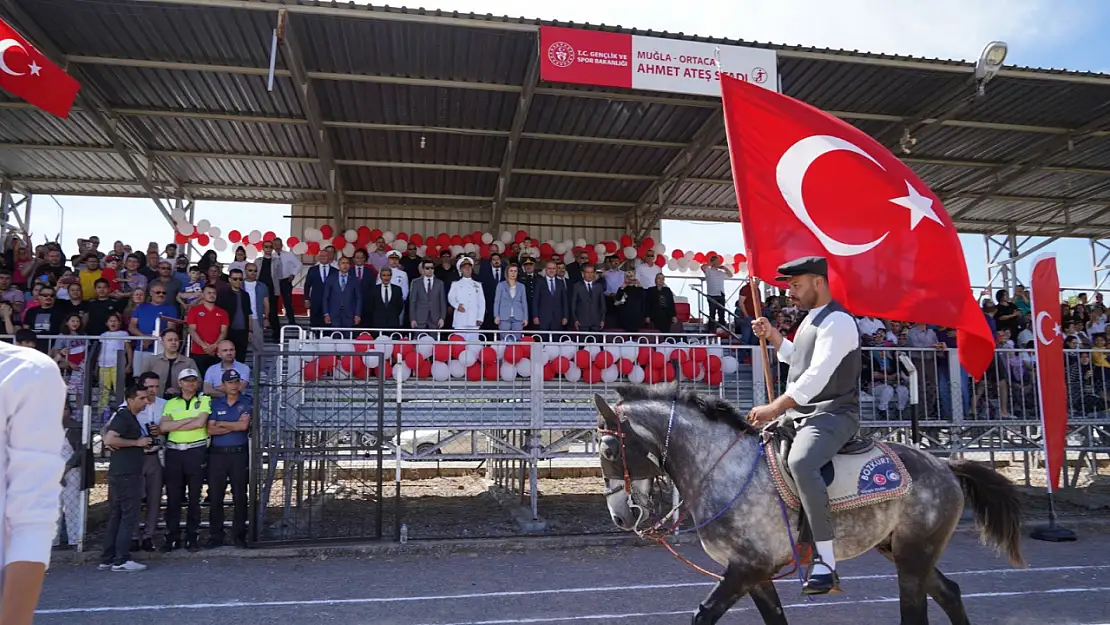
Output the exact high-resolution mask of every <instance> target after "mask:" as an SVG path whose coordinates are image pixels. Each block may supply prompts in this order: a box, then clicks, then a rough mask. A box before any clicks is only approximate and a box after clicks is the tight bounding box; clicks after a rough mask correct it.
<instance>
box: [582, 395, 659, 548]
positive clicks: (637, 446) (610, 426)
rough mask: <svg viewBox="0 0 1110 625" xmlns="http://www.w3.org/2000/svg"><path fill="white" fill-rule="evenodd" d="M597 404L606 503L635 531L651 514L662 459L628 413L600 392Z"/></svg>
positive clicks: (617, 520) (616, 519)
mask: <svg viewBox="0 0 1110 625" xmlns="http://www.w3.org/2000/svg"><path fill="white" fill-rule="evenodd" d="M594 404H596V406H597V413H598V417H597V433H598V439H599V440H598V453H599V455H600V456H601V473H602V475H603V476H604V477H605V485H606V488H605V504H606V505H607V506H609V515H610V516H611V517H612V518H613V523H615V524H616V525H617V527H619V528H621V529H622V530H626V531H632V530H635V529H636V528H637V527H639V526H640V524H641V523H643V521H644V519H646V518H647V517H648V515H649V514H650V510H651V486H652V483H653V482H654V480H655V478H656V477H659V476H661V475H663V470H662V468H661V466H660V464H661V463H660V459H659V456H658V455H657V453H655V452H654V451H653V449H654V447H655V445H654V443H651V442H647V441H644V440H643V439H642V438H641V437H640V436H638V435H637V434H636V432H635V431H634V430H633V429H632V426H631V424H630V423H629V421H628V417H627V416H626V415H624V414H618V411H617V410H614V409H613V408H612V407H611V406H610V405H609V403H608V402H606V401H605V399H604V398H603V397H602V396H601V395H596V394H595V395H594Z"/></svg>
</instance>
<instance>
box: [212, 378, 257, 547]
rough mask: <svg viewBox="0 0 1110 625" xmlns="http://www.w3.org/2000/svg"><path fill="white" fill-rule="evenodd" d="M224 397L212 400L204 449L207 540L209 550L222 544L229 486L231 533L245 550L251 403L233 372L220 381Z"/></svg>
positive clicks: (241, 381)
mask: <svg viewBox="0 0 1110 625" xmlns="http://www.w3.org/2000/svg"><path fill="white" fill-rule="evenodd" d="M221 382H222V383H223V389H224V396H223V397H217V398H215V399H213V400H212V414H211V416H209V417H208V435H209V436H211V437H212V444H211V447H209V448H208V494H209V498H210V500H211V501H210V504H209V506H210V507H209V509H208V514H209V516H208V531H209V533H210V537H209V540H208V545H207V546H208V547H209V548H216V547H222V546H223V544H224V493H225V492H226V491H227V485H228V483H230V484H231V500H232V502H233V505H234V509H235V512H234V516H233V517H232V521H231V532H232V537H233V540H234V542H235V546H236V547H239V548H241V549H244V548H246V546H247V481H248V476H249V474H250V473H249V472H250V463H249V459H250V455H249V452H248V449H249V448H248V445H249V438H248V436H247V431H248V430H249V429H250V424H251V408H252V403H251V399H250V397H247V396H245V395H242V394H241V393H242V390H243V386H244V385H245V382H244V380H243V379H242V377H241V376H240V375H239V372H238V371H236V370H235V369H228V370H227V371H224V373H223V376H222V377H221Z"/></svg>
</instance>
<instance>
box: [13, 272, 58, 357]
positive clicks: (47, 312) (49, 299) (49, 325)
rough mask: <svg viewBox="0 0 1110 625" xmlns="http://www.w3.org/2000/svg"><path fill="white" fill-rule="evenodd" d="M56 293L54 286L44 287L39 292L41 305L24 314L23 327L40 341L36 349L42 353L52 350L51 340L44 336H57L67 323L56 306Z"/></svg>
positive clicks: (36, 342) (36, 344) (36, 343)
mask: <svg viewBox="0 0 1110 625" xmlns="http://www.w3.org/2000/svg"><path fill="white" fill-rule="evenodd" d="M55 297H56V292H55V290H54V287H52V286H44V287H42V288H41V289H40V290H39V294H38V300H39V305H38V306H36V307H34V308H29V309H27V311H26V312H25V313H24V314H23V327H24V328H27V329H29V330H31V331H32V332H34V333H35V334H36V335H38V336H39V339H38V340H36V341H35V348H36V349H38V350H39V351H40V352H42V353H44V354H45V353H47V352H48V351H49V350H50V339H45V338H42V337H44V336H56V335H57V334H58V332H60V331H61V329H62V323H64V322H65V313H64V311H62V309H61V308H60V307H58V306H55V305H54V303H55V301H56V300H55Z"/></svg>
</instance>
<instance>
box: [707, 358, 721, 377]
mask: <svg viewBox="0 0 1110 625" xmlns="http://www.w3.org/2000/svg"><path fill="white" fill-rule="evenodd" d="M706 368H707V369H709V373H713V372H715V371H720V370H721V357H720V356H710V357H709V362H707V363H706Z"/></svg>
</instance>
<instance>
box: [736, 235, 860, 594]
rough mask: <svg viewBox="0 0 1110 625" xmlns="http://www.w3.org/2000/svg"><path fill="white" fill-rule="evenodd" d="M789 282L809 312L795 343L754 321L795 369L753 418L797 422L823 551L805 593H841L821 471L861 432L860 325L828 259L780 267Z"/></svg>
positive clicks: (804, 495)
mask: <svg viewBox="0 0 1110 625" xmlns="http://www.w3.org/2000/svg"><path fill="white" fill-rule="evenodd" d="M778 271H779V274H781V275H780V276H779V277H778V280H779V281H780V282H786V283H788V284H789V286H790V299H791V301H792V302H793V303H794V304H796V305H797V306H799V307H801V308H802V309H804V310H808V311H809V314H808V315H807V316H806V318H805V319H804V320H802V323H801V325H800V326H799V327H798V331H797V332H796V333H795V335H794V340H793V341H790V340H788V339H786V338H784V337H783V336H782V334H780V333H779V332H778V331H777V330H775V328H774V326H772V325H771V322H769V321H768V320H767V319H766V318H763V317H761V318H759V319H756V320H755V321H753V322H752V329H753V330H754V332H755V334H756V336H758V337H760V338H764V339H766V340H768V341H769V342H770V343H771V344H772V345H773V346H774V348H775V349H776V350H777V351H778V357H779V360H781V361H782V362H784V363H786V364H788V365H789V366H790V371H789V373H788V374H787V378H786V381H787V385H786V390H785V392H783V394H782V395H780V396H779V397H777V398H775V400H774V401H772V402H771V403H769V404H766V405H763V406H756V407H755V408H752V410H751V412H750V413H749V415H748V419H749V420H750V421H751V422H752V423H754V424H757V425H763V424H769V425H768V427H769V428H774V427H782V426H793V427H794V429H795V432H796V434H795V437H794V443H793V445H792V446H791V448H790V456H789V458H787V464H788V466H789V467H790V471H791V474H792V475H793V477H794V481H795V483H796V484H797V487H798V496H799V499H800V500H801V502H802V506H803V507H804V509H805V512H806V516H807V518H808V520H809V525H810V528H811V529H812V531H813V539H814V542H815V543H816V545H815V546H816V548H817V549H816V550H817V554H816V555H815V556H814V560H813V566H812V567H811V568H810V572H809V576H808V579H807V580H806V582H805V586H804V587H803V593H804V594H807V595H821V594H825V593H828V592H830V591H833V590H837V591H838V590H839V588H840V578H839V576H838V575H837V573H836V554H835V550H834V549H833V539H834V538H835V536H834V530H833V523H832V513H831V512H830V510H829V495H828V490H827V489H826V487H825V481H824V479H823V478H822V476H821V468H822V467H823V466H824V465H825V464H827V463H828V462H829V461H831V460H832V459H833V457H834V456H835V455H836V453H837V452H838V451H840V449H841V448H842V447H843V446H844V445H845V443H847V442H848V441H849V440H851V439H852V437H854V436H855V435H856V433H857V432H858V431H859V383H860V371H861V368H862V364H863V363H862V360H861V358H860V342H859V330H858V329H857V327H856V322H855V319H854V318H853V317H852V315H851V314H850V313H849V312H848V311H847V310H845V309H844V307H843V306H841V305H840V304H838V303H837V302H836V301H834V300H833V299H832V296H831V294H830V293H829V278H828V266H827V263H826V261H825V259H824V258H822V257H819V256H810V257H805V258H799V259H797V260H794V261H791V262H788V263H786V264H784V265H782V266H781V267H779V269H778Z"/></svg>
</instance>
